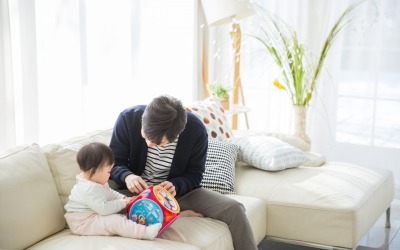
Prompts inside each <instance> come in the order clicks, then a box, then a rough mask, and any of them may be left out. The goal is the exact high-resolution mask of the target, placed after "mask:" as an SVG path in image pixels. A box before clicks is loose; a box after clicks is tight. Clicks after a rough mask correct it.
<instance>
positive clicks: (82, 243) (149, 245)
mask: <svg viewBox="0 0 400 250" xmlns="http://www.w3.org/2000/svg"><path fill="white" fill-rule="evenodd" d="M54 249H57V250H71V249H74V250H87V249H107V250H124V249H129V250H142V249H163V250H200V248H199V247H196V246H193V245H190V244H185V243H181V242H174V241H170V240H163V239H155V240H153V241H150V240H136V239H131V238H125V237H119V236H78V235H73V234H71V231H70V230H69V229H65V230H63V231H61V232H59V233H57V234H55V235H52V236H51V237H48V238H47V239H45V240H43V241H41V242H39V243H37V244H35V245H33V246H31V247H29V248H27V250H54Z"/></svg>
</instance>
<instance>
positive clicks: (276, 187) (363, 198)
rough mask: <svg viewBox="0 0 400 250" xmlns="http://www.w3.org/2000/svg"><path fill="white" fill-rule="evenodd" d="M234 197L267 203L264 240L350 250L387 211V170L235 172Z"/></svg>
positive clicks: (341, 167)
mask: <svg viewBox="0 0 400 250" xmlns="http://www.w3.org/2000/svg"><path fill="white" fill-rule="evenodd" d="M235 188H236V192H237V194H239V195H247V196H254V197H259V198H261V199H263V200H264V201H265V202H266V203H267V221H266V225H267V229H266V231H267V235H268V236H269V237H276V238H281V239H290V240H298V241H304V242H308V243H315V244H321V245H328V246H336V247H344V248H355V247H356V246H357V245H358V243H359V241H360V240H361V239H362V237H363V236H364V234H365V233H366V232H368V230H369V229H370V228H371V227H372V225H373V224H374V223H375V222H376V220H377V219H378V218H379V217H380V215H381V214H382V213H383V211H385V209H387V208H388V207H389V206H390V203H391V201H392V200H393V196H394V182H393V174H392V172H391V171H389V170H386V169H382V168H379V169H378V168H377V169H369V168H364V167H360V166H356V165H352V164H346V163H334V162H330V163H326V164H325V165H323V166H321V167H318V168H315V167H299V168H294V169H288V170H284V171H280V172H266V171H261V170H258V169H255V168H253V167H251V166H249V165H246V164H244V163H238V164H237V167H236V180H235Z"/></svg>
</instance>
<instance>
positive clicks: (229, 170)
mask: <svg viewBox="0 0 400 250" xmlns="http://www.w3.org/2000/svg"><path fill="white" fill-rule="evenodd" d="M238 149H239V148H238V147H237V146H236V145H234V144H232V143H229V142H223V141H217V140H208V150H207V158H206V171H205V172H204V174H203V180H202V181H201V185H202V186H203V187H204V188H208V189H211V190H214V191H217V192H219V193H221V194H235V190H234V186H235V163H236V158H237V153H238Z"/></svg>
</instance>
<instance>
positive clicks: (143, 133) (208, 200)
mask: <svg viewBox="0 0 400 250" xmlns="http://www.w3.org/2000/svg"><path fill="white" fill-rule="evenodd" d="M207 146H208V135H207V132H206V129H205V127H204V124H203V123H202V122H201V121H200V120H199V119H198V118H197V117H196V116H195V115H193V114H192V113H187V112H186V111H185V108H184V107H183V105H182V103H181V102H180V101H179V100H178V99H176V98H174V97H170V96H159V97H156V98H154V99H153V100H152V101H151V102H150V103H149V104H148V105H147V106H144V105H139V106H134V107H131V108H128V109H125V110H124V111H122V112H121V114H120V115H119V117H118V119H117V121H116V123H115V126H114V129H113V134H112V137H111V142H110V147H111V149H112V150H113V153H114V156H115V164H114V167H113V168H112V170H111V179H112V180H114V181H115V182H116V183H117V184H118V185H119V188H120V189H127V190H129V192H131V193H136V194H138V193H140V192H142V191H143V190H144V189H145V188H147V187H148V185H157V184H158V185H161V186H163V187H164V188H165V189H167V190H168V191H169V192H171V194H172V195H174V196H175V197H176V198H177V200H178V203H179V206H180V208H181V210H193V211H196V212H197V213H200V214H201V215H204V216H206V217H210V218H213V219H216V220H220V221H223V222H225V223H226V224H227V225H228V227H229V230H230V231H231V234H232V239H233V246H234V248H235V249H236V250H251V249H257V245H256V243H255V240H254V236H253V232H252V229H251V227H250V225H249V221H248V220H247V217H246V214H245V209H244V206H243V205H242V204H241V203H239V202H237V201H235V200H233V199H230V198H228V197H226V196H224V195H222V194H220V193H217V192H214V191H211V190H208V189H204V188H202V187H201V185H200V182H201V180H202V177H203V173H204V171H205V161H206V156H207ZM124 193H125V194H126V192H124ZM130 195H131V196H132V194H130Z"/></svg>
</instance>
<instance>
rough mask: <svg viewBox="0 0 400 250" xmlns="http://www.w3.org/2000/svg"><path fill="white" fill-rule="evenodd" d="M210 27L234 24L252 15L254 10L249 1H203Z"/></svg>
mask: <svg viewBox="0 0 400 250" xmlns="http://www.w3.org/2000/svg"><path fill="white" fill-rule="evenodd" d="M201 3H202V5H203V10H204V13H205V15H206V19H207V23H208V25H209V26H216V25H220V24H223V23H228V22H232V19H233V18H235V19H241V18H244V17H247V16H249V15H252V14H253V13H254V10H253V8H252V7H251V4H250V3H249V1H248V0H201Z"/></svg>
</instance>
